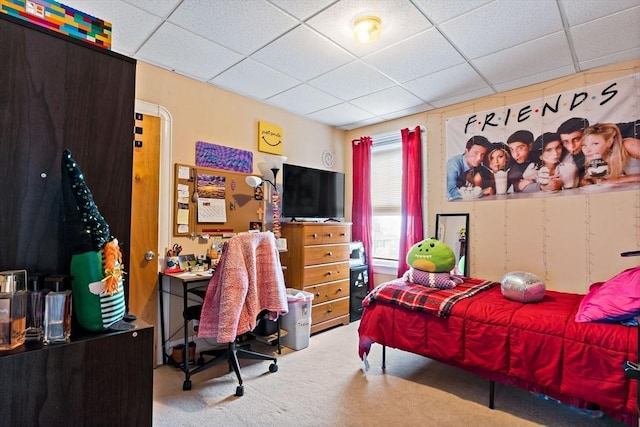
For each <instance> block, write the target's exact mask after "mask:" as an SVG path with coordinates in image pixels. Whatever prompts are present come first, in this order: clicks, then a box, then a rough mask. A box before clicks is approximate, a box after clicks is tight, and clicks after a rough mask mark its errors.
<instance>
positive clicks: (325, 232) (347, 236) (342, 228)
mask: <svg viewBox="0 0 640 427" xmlns="http://www.w3.org/2000/svg"><path fill="white" fill-rule="evenodd" d="M350 241H351V227H350V226H348V225H307V226H305V227H304V236H303V238H302V242H303V243H302V244H303V245H305V246H306V245H323V244H330V243H349V242H350Z"/></svg>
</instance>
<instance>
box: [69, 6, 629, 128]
mask: <svg viewBox="0 0 640 427" xmlns="http://www.w3.org/2000/svg"><path fill="white" fill-rule="evenodd" d="M61 2H62V3H63V4H66V5H68V6H71V7H73V8H76V9H78V10H81V11H83V12H86V13H88V14H90V15H93V16H96V17H98V18H101V19H104V20H106V21H110V22H111V23H112V24H113V39H112V43H113V45H112V50H113V51H115V52H119V53H122V54H124V55H127V56H130V57H133V58H136V59H137V60H139V61H143V62H147V63H150V64H153V65H157V66H159V67H162V68H165V69H169V70H172V71H175V72H176V73H179V74H182V75H185V76H188V77H191V78H193V79H196V80H199V81H202V82H207V83H210V84H212V85H214V86H217V87H220V88H223V89H226V90H229V91H231V92H235V93H238V94H241V95H244V96H248V97H250V98H253V99H256V100H258V101H261V102H264V103H266V104H269V105H273V106H276V107H280V108H283V109H285V110H288V111H291V112H293V113H295V114H298V115H301V116H305V117H308V118H310V119H313V120H316V121H319V122H322V123H326V124H328V125H332V126H335V127H338V128H340V129H354V128H358V127H361V126H365V125H369V124H374V123H378V122H382V121H385V120H389V119H393V118H397V117H402V116H406V115H409V114H414V113H418V112H422V111H427V110H430V109H433V108H438V107H444V106H447V105H451V104H454V103H457V102H461V101H466V100H470V99H474V98H478V97H483V96H487V95H491V94H494V93H497V92H502V91H505V90H509V89H514V88H519V87H523V86H527V85H531V84H534V83H539V82H542V81H546V80H550V79H555V78H559V77H563V76H567V75H571V74H574V73H577V72H580V71H584V70H588V69H590V68H594V67H599V66H603V65H608V64H613V63H617V62H620V61H625V60H630V59H634V58H639V57H640V0H337V1H336V0H62V1H61ZM364 15H376V16H378V17H380V18H381V19H382V24H383V30H382V38H381V39H380V40H379V41H378V42H376V43H374V44H370V45H361V44H358V43H356V41H355V39H354V37H353V33H352V27H353V22H354V20H355V19H356V18H358V17H361V16H364Z"/></svg>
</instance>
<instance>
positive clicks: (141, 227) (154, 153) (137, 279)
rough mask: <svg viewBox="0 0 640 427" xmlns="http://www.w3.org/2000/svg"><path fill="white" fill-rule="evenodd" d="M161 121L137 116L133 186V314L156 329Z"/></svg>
mask: <svg viewBox="0 0 640 427" xmlns="http://www.w3.org/2000/svg"><path fill="white" fill-rule="evenodd" d="M160 120H161V119H160V117H155V116H151V115H147V114H141V113H136V122H135V133H134V140H135V142H134V148H133V152H134V153H133V176H132V185H131V188H132V201H131V262H130V263H131V265H130V266H129V272H128V274H129V278H128V280H129V306H128V308H129V313H130V314H133V315H135V316H137V317H138V318H139V319H141V320H143V321H144V322H146V323H148V324H150V325H154V326H155V327H156V330H157V326H158V325H157V323H158V321H157V319H158V304H157V302H158V288H157V284H158V283H157V282H158V253H157V250H158V203H159V201H158V197H159V182H160ZM155 348H157V346H156V345H154V349H155ZM154 360H155V357H154Z"/></svg>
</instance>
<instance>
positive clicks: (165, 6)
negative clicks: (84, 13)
mask: <svg viewBox="0 0 640 427" xmlns="http://www.w3.org/2000/svg"><path fill="white" fill-rule="evenodd" d="M72 1H73V2H74V3H82V4H83V5H84V4H92V3H96V1H95V0H75V1H74V0H72ZM182 1H183V0H123V1H122V4H123V6H124V5H125V4H126V3H128V4H130V5H131V6H135V7H137V8H138V9H142V10H145V11H147V12H149V13H150V14H152V15H155V16H158V17H160V18H166V17H167V16H169V14H171V12H172V11H173V10H174V9H175V8H176V6H178V5H179V4H180V3H181V2H182ZM107 2H108V3H111V4H113V5H119V3H120V2H118V1H114V0H107ZM62 3H64V4H67V3H69V1H64V2H62Z"/></svg>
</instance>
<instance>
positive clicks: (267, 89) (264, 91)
mask: <svg viewBox="0 0 640 427" xmlns="http://www.w3.org/2000/svg"><path fill="white" fill-rule="evenodd" d="M209 82H210V83H212V84H214V85H216V86H220V87H223V88H225V89H227V90H230V91H232V92H236V93H241V94H244V95H246V96H249V97H251V98H255V99H258V100H260V101H262V100H265V99H266V98H269V97H270V96H273V95H275V94H277V93H279V92H283V91H285V90H287V89H290V88H292V87H294V86H296V85H299V84H300V81H298V80H296V79H294V78H293V77H290V76H288V75H286V74H283V73H281V72H280V71H276V70H274V69H272V68H269V67H267V66H266V65H263V64H260V63H259V62H256V61H254V60H253V59H251V58H247V59H245V60H244V61H242V62H240V63H239V64H236V65H234V66H233V67H231V68H230V69H228V70H227V71H224V72H223V73H222V74H219V75H218V76H216V77H215V78H213V79H212V80H210V81H209Z"/></svg>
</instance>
